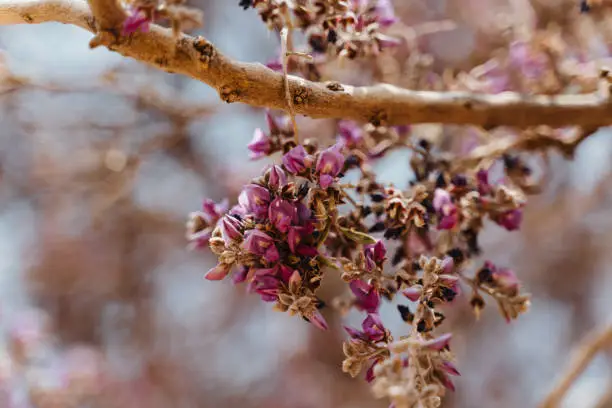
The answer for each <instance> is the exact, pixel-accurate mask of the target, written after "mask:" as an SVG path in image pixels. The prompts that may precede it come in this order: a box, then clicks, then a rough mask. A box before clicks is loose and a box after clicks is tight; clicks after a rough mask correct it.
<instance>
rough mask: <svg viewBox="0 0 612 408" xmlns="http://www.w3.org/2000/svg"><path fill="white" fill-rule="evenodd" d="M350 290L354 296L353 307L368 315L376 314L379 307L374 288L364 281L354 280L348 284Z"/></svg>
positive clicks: (377, 296)
mask: <svg viewBox="0 0 612 408" xmlns="http://www.w3.org/2000/svg"><path fill="white" fill-rule="evenodd" d="M349 286H350V288H351V291H352V292H353V294H354V295H355V298H356V299H355V306H356V307H357V308H358V309H359V310H364V311H366V312H368V313H376V312H377V311H378V307H379V306H380V296H379V295H378V291H377V290H376V288H375V287H374V286H372V285H370V284H368V283H366V282H364V281H361V280H355V281H352V282H351V283H350V285H349Z"/></svg>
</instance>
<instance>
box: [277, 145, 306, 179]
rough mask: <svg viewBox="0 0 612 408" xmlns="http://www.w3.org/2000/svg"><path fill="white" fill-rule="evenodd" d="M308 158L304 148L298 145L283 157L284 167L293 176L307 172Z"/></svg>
mask: <svg viewBox="0 0 612 408" xmlns="http://www.w3.org/2000/svg"><path fill="white" fill-rule="evenodd" d="M307 156H308V154H307V153H306V150H304V146H302V145H297V146H295V147H294V148H293V149H291V150H289V151H288V152H287V153H285V155H284V156H283V165H284V166H285V169H287V171H288V172H289V173H291V174H299V173H301V172H303V171H304V170H306V167H307V160H306V159H307Z"/></svg>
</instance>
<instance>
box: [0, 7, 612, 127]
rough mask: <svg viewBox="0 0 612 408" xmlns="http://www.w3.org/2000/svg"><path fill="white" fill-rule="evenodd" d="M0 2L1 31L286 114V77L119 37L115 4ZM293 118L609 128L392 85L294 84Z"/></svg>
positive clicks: (588, 109)
mask: <svg viewBox="0 0 612 408" xmlns="http://www.w3.org/2000/svg"><path fill="white" fill-rule="evenodd" d="M90 5H91V10H93V16H95V19H94V18H93V17H92V13H91V11H90V9H89V8H88V6H87V3H85V2H84V1H79V0H40V1H15V0H0V25H7V24H22V23H30V24H36V23H45V22H53V21H55V22H61V23H66V24H73V25H76V26H79V27H82V28H84V29H86V30H89V31H91V32H93V33H97V34H96V36H95V37H94V38H93V39H92V41H91V43H90V46H92V47H96V46H99V45H104V46H106V47H108V48H109V49H110V50H112V51H115V52H118V53H120V54H122V55H124V56H126V57H131V58H134V59H136V60H139V61H141V62H145V63H148V64H151V65H154V66H156V67H158V68H160V69H163V70H165V71H168V72H172V73H179V74H183V75H187V76H189V77H192V78H194V79H197V80H199V81H202V82H204V83H206V84H208V85H210V86H211V87H213V88H215V89H216V90H217V91H218V93H219V96H220V97H221V99H222V100H224V101H225V102H228V103H231V102H242V103H245V104H249V105H252V106H257V107H268V108H275V109H283V110H288V106H287V98H286V95H285V87H284V81H283V75H282V74H280V73H277V72H274V71H272V70H270V69H268V68H267V67H265V66H263V65H262V64H258V63H245V62H239V61H233V60H231V59H229V58H227V57H225V56H224V55H223V54H222V53H221V52H219V51H218V50H217V49H216V48H215V47H214V45H213V44H212V43H210V42H209V41H208V40H206V39H204V38H203V37H191V36H188V35H185V34H181V35H180V36H179V37H178V38H176V37H174V36H173V34H172V31H171V30H170V29H166V28H163V27H160V26H157V25H152V26H151V30H150V32H148V33H136V34H133V35H131V36H130V37H122V36H120V35H119V34H118V33H119V31H120V24H121V22H122V21H123V18H125V13H124V11H123V10H122V9H121V8H120V6H119V4H118V3H117V2H116V0H103V1H99V0H90ZM288 82H289V88H290V91H291V95H292V100H293V108H294V111H295V113H296V114H302V115H306V116H310V117H313V118H343V119H353V120H356V121H359V122H372V123H374V124H386V125H399V124H417V123H448V124H466V125H467V124H470V125H479V126H483V127H485V128H491V127H495V126H504V125H505V126H514V127H520V128H525V127H530V126H536V125H550V126H553V127H561V126H567V125H576V126H584V127H599V126H607V125H610V124H612V103H611V102H610V99H609V98H608V96H607V95H598V94H589V95H559V96H543V95H539V96H527V95H519V94H516V93H510V92H507V93H502V94H497V95H484V94H471V93H463V92H424V91H411V90H407V89H402V88H398V87H395V86H392V85H387V84H379V85H375V86H365V87H352V86H348V85H341V84H338V83H315V82H310V81H307V80H304V79H301V78H297V77H293V76H290V77H289V81H288Z"/></svg>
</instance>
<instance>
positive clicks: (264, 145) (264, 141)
mask: <svg viewBox="0 0 612 408" xmlns="http://www.w3.org/2000/svg"><path fill="white" fill-rule="evenodd" d="M247 148H248V149H249V150H250V151H251V153H250V157H251V159H252V160H256V159H260V158H262V157H265V156H268V155H269V154H270V153H271V152H272V140H271V139H270V136H269V135H267V134H266V133H264V131H263V130H261V129H259V128H257V129H255V132H254V133H253V139H252V140H251V142H250V143H249V144H248V145H247Z"/></svg>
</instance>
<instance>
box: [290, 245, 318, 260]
mask: <svg viewBox="0 0 612 408" xmlns="http://www.w3.org/2000/svg"><path fill="white" fill-rule="evenodd" d="M295 252H296V253H297V254H298V255H302V256H307V257H311V258H312V257H314V256H317V255H319V250H318V249H317V248H315V247H313V246H309V245H303V244H300V245H298V246H297V248H296V249H295Z"/></svg>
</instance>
